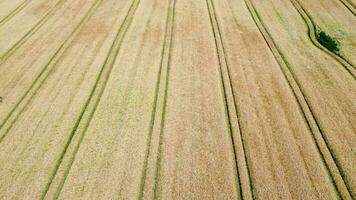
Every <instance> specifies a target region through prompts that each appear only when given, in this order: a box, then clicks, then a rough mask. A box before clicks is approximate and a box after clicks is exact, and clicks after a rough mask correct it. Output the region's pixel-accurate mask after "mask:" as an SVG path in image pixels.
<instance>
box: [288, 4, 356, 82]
mask: <svg viewBox="0 0 356 200" xmlns="http://www.w3.org/2000/svg"><path fill="white" fill-rule="evenodd" d="M290 1H291V3H292V4H293V6H294V8H295V9H296V10H297V11H298V13H299V15H300V16H301V17H302V18H303V21H304V23H305V24H306V26H307V27H308V36H309V39H310V41H311V42H312V43H313V44H314V45H315V46H316V47H318V48H319V49H320V50H322V51H323V52H325V53H327V54H328V55H329V56H331V57H332V58H334V59H335V60H336V61H337V62H339V63H340V64H341V65H342V66H343V67H344V68H345V69H346V70H347V71H348V72H349V73H350V75H351V76H352V77H353V78H354V79H356V68H355V66H353V65H352V64H351V63H350V62H349V61H347V60H346V59H345V58H344V57H343V56H342V55H338V54H335V53H333V52H331V51H329V50H328V49H327V48H325V47H324V46H323V45H321V44H320V43H319V42H318V40H317V34H318V33H317V31H318V29H317V27H316V25H315V24H314V22H313V20H312V18H311V17H310V15H309V14H308V13H307V11H306V10H305V9H304V8H303V7H302V6H301V5H300V3H299V2H298V0H290Z"/></svg>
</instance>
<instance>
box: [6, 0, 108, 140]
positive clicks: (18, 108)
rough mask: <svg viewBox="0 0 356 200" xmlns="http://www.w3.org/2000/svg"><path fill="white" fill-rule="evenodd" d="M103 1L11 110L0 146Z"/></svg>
mask: <svg viewBox="0 0 356 200" xmlns="http://www.w3.org/2000/svg"><path fill="white" fill-rule="evenodd" d="M101 1H102V0H96V1H95V2H94V3H93V5H92V6H91V8H90V9H89V11H88V12H87V13H86V14H85V16H84V17H83V18H82V19H81V21H80V22H79V24H78V25H77V26H76V27H75V28H74V30H73V31H72V33H71V34H70V35H69V36H68V37H67V38H66V40H65V41H64V42H63V43H62V45H61V46H60V47H59V48H58V49H57V51H56V52H55V54H54V55H53V56H52V57H51V59H50V60H49V61H48V62H47V64H46V65H45V66H44V67H43V69H42V70H41V72H40V73H39V74H38V76H37V77H36V78H35V80H34V81H33V82H32V84H31V85H30V87H29V88H28V89H27V90H26V92H25V93H24V95H22V96H21V98H20V99H19V101H18V102H17V103H16V104H15V106H14V107H13V108H12V109H11V111H10V112H9V114H8V115H7V116H6V117H5V119H4V121H3V122H2V123H1V124H0V144H1V142H2V141H3V139H4V138H5V137H6V136H7V133H8V132H9V130H10V129H11V128H12V126H13V124H14V123H15V122H16V119H17V118H18V117H19V116H20V114H21V113H22V111H24V110H25V108H26V107H27V105H28V104H29V102H30V101H31V99H32V97H33V96H34V95H35V94H36V93H37V91H38V89H39V88H40V87H41V86H42V84H43V83H44V82H45V80H46V79H47V77H48V76H49V74H51V72H52V71H53V69H54V66H55V65H56V64H57V63H58V62H59V60H60V58H61V57H62V55H63V53H64V52H65V51H66V49H67V48H68V47H69V46H70V43H71V41H72V39H73V38H74V37H75V35H76V34H77V33H78V32H79V31H80V29H81V27H82V25H83V24H84V22H85V21H86V20H87V19H88V18H89V17H90V16H91V15H92V14H93V13H94V11H95V10H96V8H97V7H98V5H99V2H101ZM4 129H5V130H4Z"/></svg>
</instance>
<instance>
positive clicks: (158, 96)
mask: <svg viewBox="0 0 356 200" xmlns="http://www.w3.org/2000/svg"><path fill="white" fill-rule="evenodd" d="M174 6H175V0H170V1H169V5H168V10H167V16H166V22H165V33H164V42H163V46H162V50H161V59H160V65H159V71H158V75H157V80H156V87H155V96H154V100H153V105H152V112H151V120H150V125H149V132H148V137H147V143H146V145H147V148H146V151H145V160H144V165H143V169H142V175H141V183H140V191H139V197H138V199H140V200H142V199H144V189H145V185H146V184H145V183H146V177H147V166H148V160H149V157H150V155H151V148H152V146H156V145H157V144H156V145H152V146H151V143H152V142H153V141H152V135H153V134H154V132H155V128H156V129H157V127H160V126H161V123H160V120H159V119H160V118H161V120H162V113H159V112H157V110H162V107H163V106H164V105H162V104H160V105H158V102H163V99H164V97H165V96H166V95H165V90H166V88H167V87H166V86H167V79H162V77H168V76H167V75H168V63H169V57H170V51H171V45H172V33H173V23H174V21H173V20H174V16H173V12H174ZM162 86H163V87H164V88H162ZM158 106H159V108H157V107H158ZM156 121H157V122H156ZM157 124H158V125H157ZM155 134H156V133H155Z"/></svg>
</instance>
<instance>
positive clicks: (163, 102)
mask: <svg viewBox="0 0 356 200" xmlns="http://www.w3.org/2000/svg"><path fill="white" fill-rule="evenodd" d="M175 7H176V0H171V5H170V10H169V16H168V17H169V18H168V20H169V22H167V23H169V24H170V27H168V26H167V31H168V32H167V34H169V40H168V42H169V44H166V47H167V50H166V51H165V54H164V55H163V60H162V63H163V69H164V72H165V73H164V75H165V79H162V80H163V81H161V82H162V83H161V84H162V90H161V91H160V92H159V94H161V95H160V98H159V102H160V106H159V111H161V112H158V115H160V120H159V121H158V120H157V121H158V122H157V125H156V126H155V127H154V128H155V130H154V131H155V132H157V133H159V134H158V149H157V154H156V160H155V161H156V163H155V172H154V184H153V188H152V190H153V199H157V198H158V195H159V194H158V192H159V188H158V187H159V184H160V179H159V177H160V173H161V163H162V157H161V155H162V146H163V142H164V127H165V116H166V110H167V99H168V98H167V97H168V86H169V72H170V66H171V57H172V48H173V37H174V19H175V18H174V17H175ZM162 93H163V94H162Z"/></svg>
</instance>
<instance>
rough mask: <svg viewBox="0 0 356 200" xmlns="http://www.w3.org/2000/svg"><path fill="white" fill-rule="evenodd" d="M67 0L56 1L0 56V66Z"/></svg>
mask: <svg viewBox="0 0 356 200" xmlns="http://www.w3.org/2000/svg"><path fill="white" fill-rule="evenodd" d="M66 1H67V0H58V2H57V3H56V4H55V5H54V6H53V7H52V8H51V9H49V11H48V12H47V13H46V14H45V16H44V17H42V18H41V19H40V21H38V22H37V23H36V24H35V25H34V26H33V27H32V28H31V29H30V30H29V31H28V32H27V33H26V34H25V35H23V36H22V37H21V39H20V40H18V41H17V42H16V43H15V44H14V45H13V46H12V47H10V48H9V49H8V50H6V51H5V52H4V53H3V54H2V55H0V64H1V63H3V62H4V61H5V60H7V59H8V58H9V57H10V56H11V55H12V54H13V53H14V52H16V50H17V49H18V48H20V47H21V46H22V45H23V44H24V43H25V42H26V41H27V40H28V39H29V38H30V37H31V36H32V35H34V34H35V33H36V32H37V31H38V30H39V29H40V28H41V27H42V26H43V25H44V24H45V23H46V21H47V20H48V19H49V18H50V16H52V15H53V14H54V13H55V11H57V9H58V8H59V7H60V6H61V5H62V4H63V3H64V2H66Z"/></svg>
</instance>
